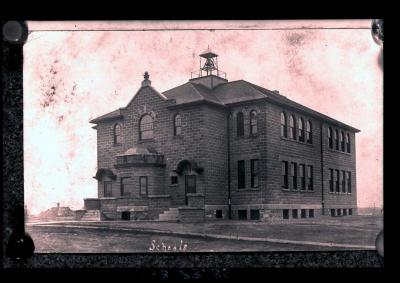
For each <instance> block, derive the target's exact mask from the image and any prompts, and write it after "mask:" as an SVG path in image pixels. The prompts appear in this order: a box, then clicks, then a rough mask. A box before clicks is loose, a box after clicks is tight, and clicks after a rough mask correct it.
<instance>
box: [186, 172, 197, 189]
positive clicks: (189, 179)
mask: <svg viewBox="0 0 400 283" xmlns="http://www.w3.org/2000/svg"><path fill="white" fill-rule="evenodd" d="M185 185H186V193H187V194H194V193H196V175H185Z"/></svg>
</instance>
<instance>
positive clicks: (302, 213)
mask: <svg viewBox="0 0 400 283" xmlns="http://www.w3.org/2000/svg"><path fill="white" fill-rule="evenodd" d="M300 217H301V218H306V217H307V210H305V209H302V210H301V212H300Z"/></svg>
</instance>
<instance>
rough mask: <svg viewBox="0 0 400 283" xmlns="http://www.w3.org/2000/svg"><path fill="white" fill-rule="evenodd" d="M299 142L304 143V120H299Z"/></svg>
mask: <svg viewBox="0 0 400 283" xmlns="http://www.w3.org/2000/svg"><path fill="white" fill-rule="evenodd" d="M299 141H302V142H303V141H304V120H303V118H299Z"/></svg>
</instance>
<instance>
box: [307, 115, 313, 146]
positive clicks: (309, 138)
mask: <svg viewBox="0 0 400 283" xmlns="http://www.w3.org/2000/svg"><path fill="white" fill-rule="evenodd" d="M306 132H307V134H306V141H307V143H312V123H311V121H310V120H308V121H307V126H306Z"/></svg>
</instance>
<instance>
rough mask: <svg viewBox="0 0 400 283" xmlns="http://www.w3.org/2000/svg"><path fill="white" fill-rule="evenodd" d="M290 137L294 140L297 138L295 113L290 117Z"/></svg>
mask: <svg viewBox="0 0 400 283" xmlns="http://www.w3.org/2000/svg"><path fill="white" fill-rule="evenodd" d="M289 137H290V138H291V139H293V140H295V139H296V118H295V117H294V115H291V116H290V118H289Z"/></svg>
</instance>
